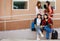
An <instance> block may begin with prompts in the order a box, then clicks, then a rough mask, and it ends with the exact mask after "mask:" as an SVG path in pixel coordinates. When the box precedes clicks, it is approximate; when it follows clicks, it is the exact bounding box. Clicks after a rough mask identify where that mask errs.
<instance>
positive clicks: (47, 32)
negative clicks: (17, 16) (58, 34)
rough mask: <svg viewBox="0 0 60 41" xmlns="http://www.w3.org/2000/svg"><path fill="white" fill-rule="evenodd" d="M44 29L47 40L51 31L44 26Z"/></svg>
mask: <svg viewBox="0 0 60 41" xmlns="http://www.w3.org/2000/svg"><path fill="white" fill-rule="evenodd" d="M44 29H45V31H46V39H49V37H50V35H49V34H50V33H51V32H52V29H51V28H50V27H48V26H45V27H44Z"/></svg>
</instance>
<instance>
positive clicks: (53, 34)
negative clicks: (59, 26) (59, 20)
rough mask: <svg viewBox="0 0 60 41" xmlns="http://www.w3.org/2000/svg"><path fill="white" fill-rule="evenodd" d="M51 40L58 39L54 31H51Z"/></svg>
mask: <svg viewBox="0 0 60 41" xmlns="http://www.w3.org/2000/svg"><path fill="white" fill-rule="evenodd" d="M51 39H58V32H57V31H56V30H53V31H52V34H51Z"/></svg>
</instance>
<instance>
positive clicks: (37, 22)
mask: <svg viewBox="0 0 60 41" xmlns="http://www.w3.org/2000/svg"><path fill="white" fill-rule="evenodd" d="M34 25H35V28H36V32H37V40H40V38H39V35H41V37H44V35H43V34H42V32H41V28H42V27H41V25H42V16H41V14H37V17H36V18H35V19H34Z"/></svg>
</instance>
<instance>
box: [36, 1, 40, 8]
mask: <svg viewBox="0 0 60 41" xmlns="http://www.w3.org/2000/svg"><path fill="white" fill-rule="evenodd" d="M38 4H41V2H40V1H38V2H37V4H36V5H37V7H38V9H40V8H41V5H40V6H38Z"/></svg>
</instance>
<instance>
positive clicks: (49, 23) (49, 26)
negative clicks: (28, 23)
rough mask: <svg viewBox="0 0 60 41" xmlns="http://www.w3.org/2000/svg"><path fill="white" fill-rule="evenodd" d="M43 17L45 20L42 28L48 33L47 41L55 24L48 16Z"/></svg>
mask: <svg viewBox="0 0 60 41" xmlns="http://www.w3.org/2000/svg"><path fill="white" fill-rule="evenodd" d="M43 17H44V18H43V20H42V26H43V27H44V30H45V31H46V39H49V33H50V32H51V31H52V25H53V22H52V20H51V18H49V17H48V15H47V14H44V16H43Z"/></svg>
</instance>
